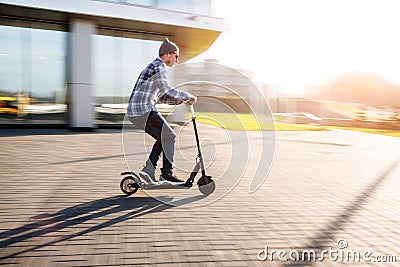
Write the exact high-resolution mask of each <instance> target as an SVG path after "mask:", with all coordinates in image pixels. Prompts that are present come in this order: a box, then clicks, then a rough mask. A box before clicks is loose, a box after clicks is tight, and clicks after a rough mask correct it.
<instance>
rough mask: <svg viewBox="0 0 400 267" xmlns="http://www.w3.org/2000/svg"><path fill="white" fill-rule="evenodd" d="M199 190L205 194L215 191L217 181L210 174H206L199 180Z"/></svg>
mask: <svg viewBox="0 0 400 267" xmlns="http://www.w3.org/2000/svg"><path fill="white" fill-rule="evenodd" d="M197 184H198V186H199V190H200V192H201V193H202V194H203V195H210V194H212V193H214V191H215V182H214V181H213V179H211V177H210V176H204V177H201V178H200V179H199V181H198V182H197Z"/></svg>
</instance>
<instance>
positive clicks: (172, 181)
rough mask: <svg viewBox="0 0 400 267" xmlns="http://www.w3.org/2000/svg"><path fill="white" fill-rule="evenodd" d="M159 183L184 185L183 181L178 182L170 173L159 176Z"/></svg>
mask: <svg viewBox="0 0 400 267" xmlns="http://www.w3.org/2000/svg"><path fill="white" fill-rule="evenodd" d="M160 181H168V182H169V183H170V184H173V185H182V184H184V183H185V181H182V180H179V179H178V177H176V176H175V175H173V174H172V173H167V174H165V173H164V174H161V175H160Z"/></svg>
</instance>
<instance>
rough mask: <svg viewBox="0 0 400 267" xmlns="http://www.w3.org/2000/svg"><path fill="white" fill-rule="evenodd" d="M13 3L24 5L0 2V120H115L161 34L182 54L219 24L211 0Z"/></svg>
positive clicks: (200, 44)
mask: <svg viewBox="0 0 400 267" xmlns="http://www.w3.org/2000/svg"><path fill="white" fill-rule="evenodd" d="M7 2H9V3H7ZM19 2H26V4H21V3H19V4H13V1H2V3H1V4H0V8H1V9H2V13H1V14H0V40H1V42H0V125H30V124H32V125H36V124H46V125H47V124H50V125H55V124H65V125H69V126H71V125H72V126H73V125H74V121H76V120H78V121H79V120H82V117H85V116H86V119H83V120H84V121H83V123H81V122H78V123H76V122H75V125H78V127H79V126H80V125H83V127H89V128H90V127H93V126H94V127H96V125H103V124H120V123H122V121H123V116H124V113H125V109H126V105H127V102H128V99H129V95H130V93H131V90H132V87H133V85H134V83H135V81H136V79H137V77H138V75H139V73H140V71H141V70H142V69H143V68H144V67H145V66H146V65H147V64H148V63H149V62H150V61H152V60H153V59H155V58H156V57H157V56H158V48H159V46H160V44H161V42H162V40H163V39H164V38H165V37H168V38H170V39H171V40H173V41H174V42H176V43H178V45H179V46H180V47H183V48H182V50H181V58H182V59H183V60H181V61H184V59H185V58H186V59H189V58H190V57H192V56H193V55H195V54H198V53H200V52H201V51H204V50H206V49H207V48H208V47H209V45H211V43H212V42H213V41H214V40H215V39H216V38H217V36H218V35H219V34H220V32H221V30H220V28H222V26H221V25H222V21H221V20H220V19H217V18H209V17H208V16H209V14H210V1H200V0H195V1H188V0H172V1H171V0H165V1H164V0H82V1H80V2H79V3H80V4H81V5H82V6H79V5H73V4H72V3H71V2H68V1H60V2H59V3H60V4H59V6H57V4H56V7H51V8H50V7H47V6H41V5H46V4H48V2H47V1H40V0H38V1H29V0H26V1H19ZM42 2H43V3H42ZM32 3H34V4H32ZM74 8H76V9H75V10H74ZM85 8H86V9H85ZM48 9H52V10H48ZM82 10H83V11H82ZM128 11H129V12H128ZM123 12H127V15H126V16H124V15H121V16H120V15H115V14H121V13H123ZM187 14H189V15H190V14H196V15H200V16H203V18H204V19H205V20H207V21H205V22H206V23H203V24H204V25H207V26H206V27H205V26H202V25H201V23H197V24H198V25H197V24H194V25H191V23H192V24H193V23H196V22H193V21H192V20H188V19H187ZM204 16H205V17H204ZM75 17H76V18H75ZM177 19H179V20H180V21H177ZM152 20H154V22H152ZM160 21H162V23H160ZM185 24H187V25H185ZM213 24H215V25H216V26H215V27H214V28H212V27H211V29H210V25H211V26H212V25H213ZM202 34H203V35H202ZM180 36H183V37H186V38H181V39H180ZM191 36H193V37H191ZM187 37H191V38H187ZM195 38H199V41H196V39H195ZM207 38H208V39H207ZM205 40H206V42H204V41H205ZM189 41H190V42H191V43H185V42H189ZM193 44H195V45H193ZM82 99H83V100H82ZM85 99H86V100H85ZM82 106H84V109H81V107H82ZM74 112H75V115H73V113H74ZM88 113H90V114H89V115H87V114H88Z"/></svg>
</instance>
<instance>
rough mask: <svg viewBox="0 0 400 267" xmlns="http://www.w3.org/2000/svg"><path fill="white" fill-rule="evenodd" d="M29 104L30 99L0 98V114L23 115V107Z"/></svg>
mask: <svg viewBox="0 0 400 267" xmlns="http://www.w3.org/2000/svg"><path fill="white" fill-rule="evenodd" d="M31 102H32V98H30V97H11V96H0V114H23V113H24V107H25V105H29V104H31Z"/></svg>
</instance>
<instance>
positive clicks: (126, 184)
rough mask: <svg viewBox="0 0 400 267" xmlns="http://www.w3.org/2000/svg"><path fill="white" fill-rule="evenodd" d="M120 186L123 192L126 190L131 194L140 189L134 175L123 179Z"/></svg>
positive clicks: (126, 192) (127, 193)
mask: <svg viewBox="0 0 400 267" xmlns="http://www.w3.org/2000/svg"><path fill="white" fill-rule="evenodd" d="M119 186H120V188H121V190H122V192H124V193H125V194H126V195H128V196H130V195H132V194H135V193H136V191H138V189H139V187H140V186H139V185H138V184H137V183H136V182H135V180H134V179H133V177H132V176H126V177H124V178H123V179H122V180H121V183H120V185H119Z"/></svg>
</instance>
